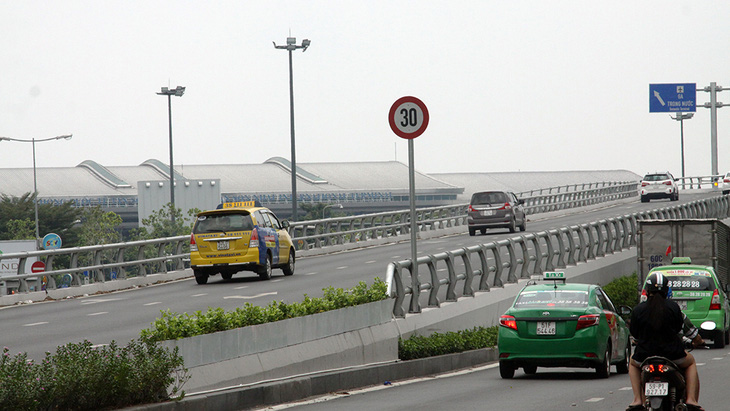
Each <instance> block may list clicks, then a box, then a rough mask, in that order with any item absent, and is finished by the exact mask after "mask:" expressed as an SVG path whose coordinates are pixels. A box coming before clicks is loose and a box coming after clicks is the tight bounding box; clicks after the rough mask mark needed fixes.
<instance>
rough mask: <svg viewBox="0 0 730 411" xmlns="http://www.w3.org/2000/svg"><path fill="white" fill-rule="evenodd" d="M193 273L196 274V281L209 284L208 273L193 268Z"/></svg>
mask: <svg viewBox="0 0 730 411" xmlns="http://www.w3.org/2000/svg"><path fill="white" fill-rule="evenodd" d="M193 274H194V275H195V282H196V283H198V284H207V283H208V274H206V273H204V272H202V271H200V270H193Z"/></svg>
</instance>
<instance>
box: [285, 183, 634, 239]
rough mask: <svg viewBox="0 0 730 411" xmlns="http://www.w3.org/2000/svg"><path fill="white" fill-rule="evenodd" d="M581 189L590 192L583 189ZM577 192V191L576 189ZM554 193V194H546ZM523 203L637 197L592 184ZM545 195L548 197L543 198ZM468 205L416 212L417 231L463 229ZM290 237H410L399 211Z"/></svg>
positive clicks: (560, 205) (623, 186) (555, 204)
mask: <svg viewBox="0 0 730 411" xmlns="http://www.w3.org/2000/svg"><path fill="white" fill-rule="evenodd" d="M583 186H588V187H589V188H587V189H583ZM579 188H580V189H579ZM553 190H555V191H556V192H555V193H552V194H551V193H549V192H550V191H553ZM535 192H538V190H533V191H531V192H530V193H532V194H531V195H530V196H528V197H521V195H524V194H525V193H527V192H525V193H520V194H519V195H518V198H521V199H522V200H524V201H525V204H524V207H525V212H526V213H527V214H538V213H546V212H551V211H559V210H565V209H569V208H575V207H583V206H587V205H592V204H597V203H602V202H606V201H613V200H618V199H621V198H627V197H633V196H638V182H615V183H607V182H603V183H592V184H584V185H580V184H576V185H571V186H560V187H553V188H548V189H544V190H540V192H541V193H540V194H534V193H535ZM545 193H547V194H545ZM468 207H469V204H456V205H450V206H442V207H430V208H420V209H417V210H416V219H417V226H418V230H419V231H430V230H439V229H444V228H450V227H457V226H462V225H464V226H465V225H466V223H467V213H466V211H467V208H468ZM289 233H290V234H291V235H292V238H293V239H294V246H295V248H296V249H297V250H302V249H313V248H322V247H328V246H332V245H341V244H347V243H357V242H362V241H369V240H373V239H380V238H387V237H396V236H401V235H408V234H409V233H410V211H409V210H399V211H391V212H383V213H376V214H366V215H359V216H348V217H337V218H330V219H324V220H309V221H302V222H294V223H291V226H290V228H289Z"/></svg>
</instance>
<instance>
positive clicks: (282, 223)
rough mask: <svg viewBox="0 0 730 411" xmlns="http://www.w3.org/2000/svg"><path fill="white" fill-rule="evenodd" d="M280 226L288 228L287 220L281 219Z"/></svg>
mask: <svg viewBox="0 0 730 411" xmlns="http://www.w3.org/2000/svg"><path fill="white" fill-rule="evenodd" d="M281 226H282V227H284V228H289V226H290V224H289V220H282V221H281Z"/></svg>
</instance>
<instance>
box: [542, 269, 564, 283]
mask: <svg viewBox="0 0 730 411" xmlns="http://www.w3.org/2000/svg"><path fill="white" fill-rule="evenodd" d="M542 279H543V280H545V281H550V280H552V281H562V282H565V272H563V271H545V273H543V275H542Z"/></svg>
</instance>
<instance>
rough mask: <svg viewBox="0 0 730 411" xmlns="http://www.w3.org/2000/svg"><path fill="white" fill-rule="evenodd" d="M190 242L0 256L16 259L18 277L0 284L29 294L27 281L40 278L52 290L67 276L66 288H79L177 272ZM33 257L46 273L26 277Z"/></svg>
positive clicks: (132, 243) (185, 238) (164, 240)
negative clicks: (13, 284)
mask: <svg viewBox="0 0 730 411" xmlns="http://www.w3.org/2000/svg"><path fill="white" fill-rule="evenodd" d="M189 242H190V235H184V236H177V237H167V238H158V239H154V240H141V241H130V242H126V243H115V244H103V245H94V246H86V247H72V248H61V249H57V250H43V251H26V252H20V253H8V254H0V261H2V260H8V259H16V258H17V259H18V270H17V272H18V274H17V275H14V276H5V277H0V282H5V283H7V282H19V285H18V292H28V291H30V289H29V286H28V280H29V279H38V278H42V277H44V278H46V279H47V284H46V289H48V290H53V289H56V288H57V283H58V282H60V278H62V277H63V276H64V275H66V274H68V275H70V277H71V278H70V280H71V281H69V283H70V284H68V285H69V286H80V285H83V284H85V283H87V281H88V282H89V283H93V282H104V281H108V280H114V279H120V280H121V279H125V278H127V277H128V276H143V277H144V276H146V275H147V273H148V272H167V271H168V268H169V269H171V270H180V269H182V268H183V267H184V260H185V259H188V258H190V253H188V252H183V247H184V246H185V245H186V244H189ZM34 257H35V258H38V259H41V258H42V259H45V265H46V267H48V269H49V270H48V271H45V272H42V273H30V274H27V273H26V265H27V261H28V259H31V258H34ZM168 264H170V267H168ZM54 267H56V268H54ZM84 273H86V274H84ZM2 288H5V287H2Z"/></svg>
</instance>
